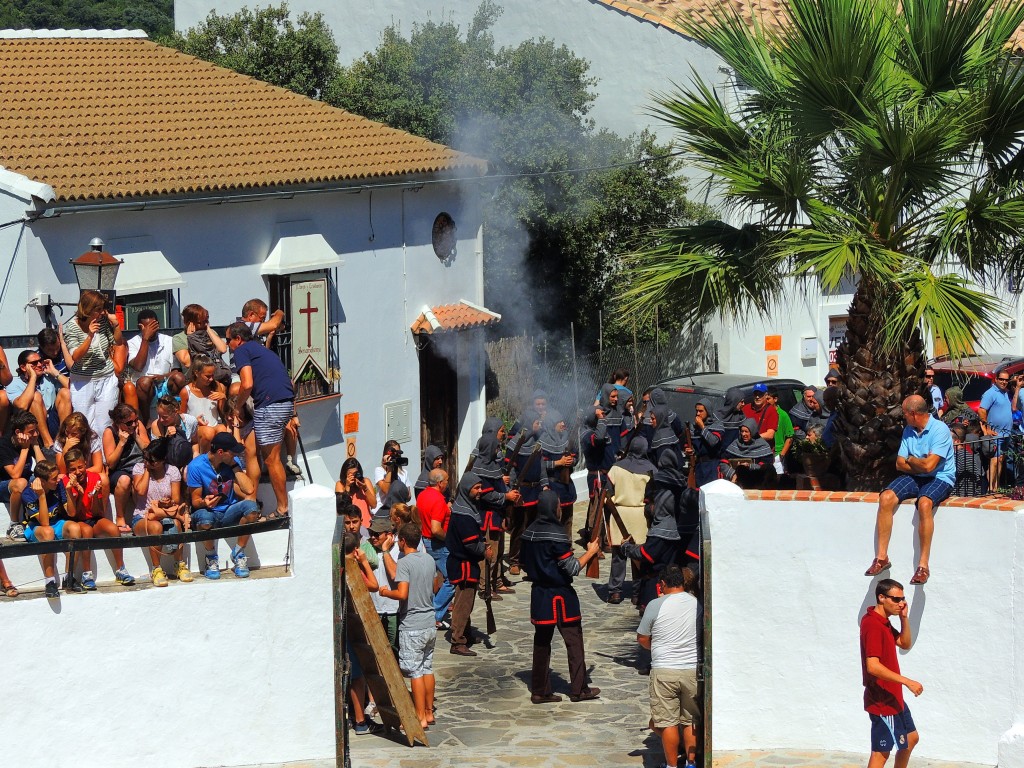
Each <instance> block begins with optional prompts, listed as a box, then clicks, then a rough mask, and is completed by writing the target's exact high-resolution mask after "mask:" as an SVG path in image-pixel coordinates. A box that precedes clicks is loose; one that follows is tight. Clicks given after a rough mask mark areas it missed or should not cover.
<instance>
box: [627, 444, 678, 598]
mask: <svg viewBox="0 0 1024 768" xmlns="http://www.w3.org/2000/svg"><path fill="white" fill-rule="evenodd" d="M685 489H686V479H685V478H684V477H683V473H682V470H681V469H680V467H679V460H678V458H677V457H676V455H675V454H674V453H672V452H671V451H666V452H665V453H663V454H662V455H661V459H659V463H658V469H657V470H656V471H655V473H654V477H653V478H652V479H651V482H650V485H649V486H648V488H647V499H648V504H649V507H648V508H649V509H650V518H651V523H650V527H649V528H648V530H647V539H646V541H644V543H643V544H642V545H640V544H637V543H635V542H633V541H625V542H623V543H622V545H621V546H622V554H623V555H625V556H626V557H628V558H632V559H633V560H636V561H638V564H639V571H640V584H639V599H638V601H637V607H638V608H639V609H640V611H641V612H643V610H644V608H646V607H647V604H648V603H650V602H651V600H653V599H654V598H656V597H657V596H658V574H659V573H660V572H661V569H662V568H664V567H665V566H667V565H672V564H673V563H676V562H678V559H679V555H680V550H681V549H682V548H681V546H680V541H681V539H680V535H679V523H678V517H679V505H680V497H681V495H682V493H683V491H684V490H685Z"/></svg>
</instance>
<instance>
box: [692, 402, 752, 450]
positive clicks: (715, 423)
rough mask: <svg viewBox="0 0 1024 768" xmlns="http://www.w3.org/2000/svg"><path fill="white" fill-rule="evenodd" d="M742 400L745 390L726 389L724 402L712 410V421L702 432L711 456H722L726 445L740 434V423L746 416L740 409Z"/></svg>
mask: <svg viewBox="0 0 1024 768" xmlns="http://www.w3.org/2000/svg"><path fill="white" fill-rule="evenodd" d="M742 400H743V390H741V389H739V388H736V387H733V388H732V389H729V390H727V391H726V393H725V399H724V400H723V402H722V404H721V405H720V406H719V407H718V408H716V409H715V410H714V411H712V413H711V423H710V424H707V425H705V427H704V431H703V432H702V433H701V436H702V437H703V438H704V445H705V446H706V447H707V450H708V455H709V456H711V457H713V458H716V459H719V458H721V457H722V452H723V451H724V450H725V448H726V446H728V445H729V444H730V443H731V442H732V441H733V440H735V439H736V436H737V435H738V434H739V430H740V424H742V423H743V420H744V419H745V418H746V416H744V415H743V411H742V410H740V402H741V401H742Z"/></svg>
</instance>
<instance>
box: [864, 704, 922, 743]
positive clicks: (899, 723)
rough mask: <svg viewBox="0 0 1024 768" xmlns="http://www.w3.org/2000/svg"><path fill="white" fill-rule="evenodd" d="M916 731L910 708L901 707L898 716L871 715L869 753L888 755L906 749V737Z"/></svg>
mask: <svg viewBox="0 0 1024 768" xmlns="http://www.w3.org/2000/svg"><path fill="white" fill-rule="evenodd" d="M916 730H917V726H915V725H914V718H913V717H911V716H910V707H908V706H907V705H906V704H904V705H903V711H902V712H900V713H899V714H898V715H871V751H872V752H884V753H889V752H891V751H892V748H893V747H894V746H895V747H896V751H897V752H899V751H901V750H904V749H906V748H907V736H908V735H909V734H911V733H913V732H914V731H916Z"/></svg>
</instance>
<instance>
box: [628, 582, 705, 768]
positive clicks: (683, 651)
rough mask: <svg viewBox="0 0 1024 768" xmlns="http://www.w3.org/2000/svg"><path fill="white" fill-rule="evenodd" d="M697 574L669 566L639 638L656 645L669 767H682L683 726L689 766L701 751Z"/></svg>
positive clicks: (654, 679) (654, 697) (656, 700)
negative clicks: (698, 733)
mask: <svg viewBox="0 0 1024 768" xmlns="http://www.w3.org/2000/svg"><path fill="white" fill-rule="evenodd" d="M695 580H696V576H694V574H693V571H691V570H690V569H689V568H680V567H679V566H678V565H669V566H667V567H665V568H664V569H663V570H662V572H661V575H660V577H659V579H658V586H659V587H660V591H661V597H658V598H656V599H654V600H652V601H651V602H650V603H648V604H647V608H646V610H645V611H644V615H643V618H641V619H640V626H639V627H638V628H637V631H636V641H637V642H638V643H640V645H641V646H643V647H644V648H647V649H649V650H650V651H651V678H650V683H649V684H648V689H649V691H650V696H651V725H652V727H653V728H654V732H655V733H657V734H658V735H659V736H660V737H661V746H662V749H664V751H665V762H664V763H662V766H665V767H666V768H676V765H677V761H678V758H679V729H680V727H682V741H683V748H684V750H685V757H686V763H685V765H686V768H693V765H694V761H695V759H696V756H697V737H696V732H695V730H694V726H695V724H696V723H697V721H698V720H700V703H699V700H698V693H697V664H698V663H699V658H700V653H699V648H698V642H697V641H698V638H699V634H698V629H697V626H698V621H700V611H699V608H698V606H699V604H698V603H697V598H695V597H694V596H693V595H692V594H690V593H689V590H690V589H692V587H693V584H694V582H695Z"/></svg>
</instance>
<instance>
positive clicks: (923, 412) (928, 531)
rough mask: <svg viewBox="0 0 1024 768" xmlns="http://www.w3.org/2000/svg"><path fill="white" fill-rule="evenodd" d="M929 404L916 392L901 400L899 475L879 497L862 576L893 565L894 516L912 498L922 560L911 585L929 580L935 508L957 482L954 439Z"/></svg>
mask: <svg viewBox="0 0 1024 768" xmlns="http://www.w3.org/2000/svg"><path fill="white" fill-rule="evenodd" d="M929 407H930V406H929V404H928V403H927V402H925V399H924V398H923V397H921V396H920V395H911V396H910V397H908V398H907V399H906V400H904V401H903V418H904V419H905V420H906V422H907V426H906V427H904V428H903V439H902V440H901V441H900V450H899V453H898V454H897V456H896V469H897V470H899V472H900V475H899V476H897V478H896V479H895V480H893V481H892V482H891V483H889V487H888V488H886V489H885V490H884V491H882V495H881V497H880V498H879V499H878V547H877V549H876V550H875V559H874V561H872V563H871V565H870V567H869V568H868V569H867V571H865V572H864V575H865V576H877V575H878V574H879V573H881V572H882V571H885V570H887V569H888V568H889V566H890V565H891V563H890V562H889V554H888V552H889V537H890V536H891V535H892V519H893V515H894V514H895V512H896V508H897V507H898V506H899V505H900V502H901V501H904V500H905V499H911V498H916V499H917V514H918V515H919V523H918V535H919V536H920V537H921V558H920V560H919V561H918V564H917V570H916V571H914V577H913V578H912V579H911V580H910V583H911V584H924V583H925V582H927V581H928V577H929V575H930V571H929V570H928V555H929V554H930V553H931V547H932V531H933V529H934V525H935V522H934V514H935V508H936V507H938V506H939V504H941V503H942V502H943V501H944V500H945V499H946V497H947V496H949V494H950V493H951V492H952V490H953V484H954V483H955V482H956V460H955V458H954V456H953V437H952V435H950V432H949V427H947V426H946V425H945V424H943V423H942V422H941V421H940V420H939V419H938V418H936V417H934V416H932V415H930V414H929V413H928V410H929Z"/></svg>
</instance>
